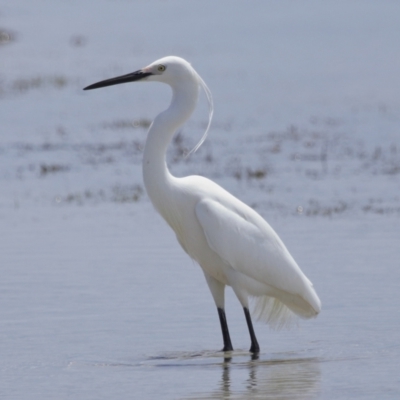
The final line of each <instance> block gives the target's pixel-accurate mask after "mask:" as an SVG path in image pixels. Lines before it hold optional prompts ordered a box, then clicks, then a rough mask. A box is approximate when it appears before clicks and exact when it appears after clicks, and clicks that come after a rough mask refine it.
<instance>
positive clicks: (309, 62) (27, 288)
mask: <svg viewBox="0 0 400 400" xmlns="http://www.w3.org/2000/svg"><path fill="white" fill-rule="evenodd" d="M199 4H200V3H199ZM227 8H229V12H230V13H229V15H228V14H227V13H226V9H227ZM93 10H95V12H93ZM398 11H399V6H398V4H397V3H396V2H391V1H384V2H373V1H364V2H362V4H361V3H357V2H352V3H351V4H350V3H349V2H346V1H331V2H324V6H322V5H321V4H320V2H318V1H312V0H308V1H305V2H301V3H300V2H298V3H294V2H291V1H281V2H279V3H276V2H267V1H265V2H253V4H252V7H248V6H247V4H246V5H243V4H242V3H241V2H240V1H238V2H236V1H229V2H227V1H220V2H218V4H217V3H215V2H213V3H212V4H211V2H210V4H207V2H202V3H201V6H199V5H194V3H191V2H186V3H185V5H183V3H182V2H180V1H168V2H165V1H157V0H152V1H129V0H127V1H118V2H115V1H106V0H104V1H103V0H98V1H96V2H94V1H90V0H88V1H87V2H85V4H82V2H74V1H70V2H64V1H54V0H42V1H40V2H37V3H29V4H28V3H27V2H26V1H24V0H14V1H13V2H9V3H8V4H4V5H0V60H1V65H2V69H1V71H0V74H1V75H0V114H1V115H0V120H1V130H0V186H1V190H0V375H1V376H0V397H2V398H3V397H4V398H7V399H24V400H25V399H54V398H57V399H71V398H73V399H76V398H82V399H96V400H97V399H110V398H112V399H126V398H140V399H154V398H162V399H240V398H243V399H248V398H251V399H257V398H260V399H261V398H263V399H264V398H271V399H276V398H279V399H314V398H315V399H338V398H344V399H347V398H363V399H364V398H370V399H376V398H379V399H384V398H387V399H393V398H398V397H400V379H399V374H398V366H399V361H398V360H399V356H400V344H399V334H398V332H399V329H400V318H399V317H400V314H399V311H398V304H399V300H400V295H399V293H400V291H399V289H400V284H399V282H400V268H399V259H400V246H399V242H400V224H399V217H400V196H399V193H400V178H399V177H400V140H399V122H400V102H399V97H398V87H399V85H400V82H399V77H400V75H399V74H398V69H399V66H400V58H399V56H398V51H397V47H398V37H399V35H400V17H399V16H400V13H399V12H398ZM177 13H179V15H180V18H179V20H177V18H176V15H177ZM238 26H244V27H246V29H238ZM193 43H197V45H196V46H194V45H193ZM167 54H176V55H180V56H183V57H185V58H187V59H189V60H190V61H191V62H192V63H193V65H194V66H195V68H196V69H197V70H198V71H199V72H200V73H201V75H202V76H203V78H204V79H205V81H206V82H207V84H208V86H209V87H210V89H211V91H212V92H213V95H214V102H215V117H214V122H213V125H212V128H211V132H210V136H209V139H208V140H207V141H206V143H205V144H204V145H203V147H202V148H201V149H200V150H199V151H198V152H197V153H196V154H195V155H193V156H192V157H190V158H189V159H186V160H185V159H184V158H183V154H184V153H185V152H186V151H187V150H188V149H190V148H191V147H192V146H193V145H194V144H195V143H196V141H197V140H198V139H199V138H200V137H201V134H202V131H203V129H204V123H205V119H206V116H207V110H206V105H205V104H204V102H203V101H200V103H199V109H198V111H196V113H195V115H194V116H193V118H192V119H191V120H190V121H189V122H188V124H187V126H186V127H185V128H184V129H183V130H182V132H180V134H179V135H178V137H177V138H176V139H175V140H174V141H173V143H172V146H171V149H170V153H169V155H168V161H169V164H170V167H171V170H172V172H173V173H174V174H176V175H180V176H182V175H186V174H193V173H198V174H202V175H205V176H207V177H210V178H211V179H213V180H215V181H217V182H218V183H220V184H221V185H223V186H224V187H225V188H227V189H228V190H230V191H231V192H233V193H234V194H235V195H237V196H238V197H240V198H241V199H243V200H244V201H246V202H247V203H249V204H251V205H252V206H253V207H255V208H256V209H257V210H258V211H259V212H260V213H261V214H262V215H263V216H264V217H266V218H267V220H268V221H269V222H270V223H271V225H272V226H273V227H274V228H275V229H276V231H277V232H278V233H279V235H280V236H281V238H282V239H283V241H284V242H285V244H286V245H287V247H288V248H289V250H290V251H291V253H292V255H293V256H294V258H295V259H296V260H297V262H298V263H299V265H300V266H301V268H302V269H303V271H304V272H305V273H306V275H307V276H308V277H309V278H310V279H311V280H312V281H313V283H314V285H315V288H316V290H317V292H318V294H319V296H320V298H321V300H322V312H321V314H320V315H319V316H318V317H317V318H316V319H315V320H311V321H300V322H299V326H298V327H297V328H293V329H291V330H284V331H273V330H270V329H268V327H267V326H265V325H263V324H258V323H256V324H255V330H256V333H257V336H258V340H259V342H260V345H261V353H260V355H259V357H258V358H257V359H253V358H252V357H251V355H250V354H249V353H248V351H247V350H248V348H249V346H250V343H249V337H248V332H247V327H246V323H245V319H244V315H243V312H242V310H241V307H240V305H239V303H238V301H237V299H236V298H235V297H234V295H233V294H232V292H231V291H230V290H227V310H226V311H227V318H228V323H229V327H230V331H231V337H232V342H233V345H234V348H235V351H234V352H232V353H231V354H223V353H221V352H220V351H219V349H220V348H221V347H222V338H221V333H220V327H219V321H218V316H217V312H216V310H215V306H214V302H213V300H212V297H211V295H210V294H209V291H208V288H207V285H206V283H205V281H204V277H203V274H202V273H201V270H200V268H199V267H198V266H197V265H195V264H194V263H193V262H192V261H191V260H190V259H189V258H188V257H187V256H186V255H185V254H184V252H183V251H182V250H181V249H180V248H179V245H178V244H177V243H176V239H175V237H174V235H173V233H172V232H171V231H170V230H169V228H168V227H167V226H166V224H165V223H164V222H163V221H162V220H161V218H160V217H159V216H157V215H156V213H155V211H154V210H153V209H152V207H151V205H150V203H149V200H148V198H147V196H146V194H145V192H144V188H143V184H142V177H141V166H140V163H141V157H142V149H143V144H144V141H145V132H146V130H145V129H146V127H147V126H148V124H149V121H151V119H152V118H153V117H154V115H156V113H158V112H159V111H160V110H162V109H163V108H164V107H165V106H166V104H167V102H168V99H169V96H170V93H169V92H168V90H167V89H165V88H162V87H159V86H157V85H149V86H147V85H144V84H143V85H139V84H138V85H137V86H134V85H126V86H125V85H121V86H120V87H119V88H118V89H116V88H110V89H109V90H103V91H100V90H99V91H93V92H92V93H90V94H88V93H87V92H83V91H82V87H84V86H87V85H88V84H91V83H93V82H95V81H98V80H100V79H105V78H109V77H112V76H115V75H119V74H123V73H127V72H131V71H133V70H135V69H138V68H140V67H143V66H144V65H147V64H148V63H149V62H152V61H153V60H155V59H157V58H159V57H162V56H164V55H167Z"/></svg>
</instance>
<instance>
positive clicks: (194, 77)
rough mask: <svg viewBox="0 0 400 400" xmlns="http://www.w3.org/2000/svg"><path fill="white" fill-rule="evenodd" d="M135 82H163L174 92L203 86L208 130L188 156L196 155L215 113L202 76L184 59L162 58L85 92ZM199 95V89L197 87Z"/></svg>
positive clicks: (86, 88)
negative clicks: (206, 103)
mask: <svg viewBox="0 0 400 400" xmlns="http://www.w3.org/2000/svg"><path fill="white" fill-rule="evenodd" d="M135 81H150V82H162V83H166V84H168V85H170V86H171V87H172V88H173V89H174V91H175V90H176V91H177V92H178V91H180V92H181V91H183V90H185V89H188V88H189V87H190V86H192V87H193V85H196V86H201V87H202V88H203V90H204V93H205V94H206V97H207V101H208V109H209V113H208V124H207V128H206V130H205V132H204V134H203V136H202V138H201V139H200V141H199V142H198V143H197V145H196V146H195V147H194V148H193V149H192V150H191V151H190V152H189V154H188V155H187V156H189V155H190V154H192V153H194V152H195V151H196V150H197V149H198V148H199V147H200V146H201V144H202V143H203V142H204V140H205V138H206V136H207V133H208V130H209V128H210V125H211V120H212V115H213V111H214V105H213V99H212V95H211V92H210V89H208V87H207V85H206V84H205V82H204V81H203V79H202V78H201V77H200V75H199V74H198V73H197V72H196V71H195V70H194V68H193V67H192V66H191V65H190V64H189V63H188V62H187V61H186V60H184V59H183V58H180V57H175V56H168V57H164V58H160V59H159V60H157V61H154V62H153V63H151V64H150V65H148V66H147V67H144V68H142V69H139V70H137V71H135V72H132V73H130V74H126V75H122V76H117V77H116V78H111V79H106V80H104V81H100V82H97V83H94V84H93V85H90V86H87V87H85V88H84V89H83V90H90V89H98V88H102V87H105V86H112V85H118V84H119V83H127V82H135ZM196 93H197V87H196Z"/></svg>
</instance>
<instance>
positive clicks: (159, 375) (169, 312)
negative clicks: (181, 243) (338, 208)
mask: <svg viewBox="0 0 400 400" xmlns="http://www.w3.org/2000/svg"><path fill="white" fill-rule="evenodd" d="M140 210H141V211H140V213H139V211H138V210H137V211H132V210H131V207H130V206H123V207H122V208H117V209H115V207H110V206H98V207H94V208H87V207H82V208H79V207H78V208H74V209H71V208H59V207H52V208H50V209H40V208H38V209H36V212H35V216H32V213H31V211H30V212H27V213H26V212H24V211H23V210H14V211H12V212H11V213H9V214H8V215H4V213H3V214H2V216H1V219H2V221H3V222H6V223H7V225H8V226H9V229H8V231H7V232H4V231H3V232H2V237H1V243H2V249H1V254H2V280H1V287H0V290H1V293H2V307H1V324H0V337H1V341H0V342H1V354H2V358H1V369H2V380H1V384H0V388H1V391H2V392H3V393H6V394H7V397H8V398H26V396H27V395H29V396H30V398H51V397H54V396H57V398H69V397H83V398H93V399H94V398H109V397H110V396H111V397H113V398H125V397H126V396H128V395H132V397H136V396H139V395H140V397H141V398H154V397H160V396H161V397H162V398H171V399H172V398H249V397H251V398H276V397H282V398H338V396H339V397H341V396H342V397H349V396H350V397H352V398H353V397H362V398H376V397H377V396H379V398H393V396H394V394H395V393H398V390H399V387H400V386H399V385H400V382H399V378H398V373H397V365H398V358H399V356H400V346H399V343H398V329H399V319H398V311H397V301H396V299H397V298H398V282H399V278H400V277H399V269H398V252H399V250H398V247H396V243H397V238H398V237H399V234H400V232H399V227H398V224H397V221H390V220H382V218H372V219H370V220H365V219H363V220H355V219H353V220H351V221H349V220H347V219H343V220H335V221H332V220H318V219H303V218H302V217H298V218H291V219H290V220H286V221H284V223H280V222H278V221H277V222H276V223H275V224H274V225H275V228H276V229H277V230H278V232H280V233H281V236H282V237H283V238H284V240H285V242H286V243H287V245H288V246H289V249H291V251H292V253H293V254H294V255H295V257H296V259H297V260H298V261H299V263H300V265H302V266H303V269H304V270H305V271H306V273H307V275H308V276H309V277H310V278H311V279H312V280H313V282H314V284H315V286H316V289H317V291H318V293H319V295H320V297H321V299H322V302H323V312H321V314H320V316H318V318H317V319H315V320H313V321H306V322H301V323H300V324H299V328H294V329H292V330H289V331H271V330H269V329H268V328H267V327H266V326H264V325H262V324H256V327H255V329H256V332H257V334H258V338H259V341H260V345H261V349H262V352H261V354H260V356H259V358H258V359H256V360H252V358H251V355H250V354H249V353H248V352H247V348H248V346H249V344H250V343H249V338H248V335H247V332H246V325H245V320H244V316H243V315H242V311H241V308H240V305H239V303H238V302H237V300H236V299H235V298H234V296H233V295H232V293H231V292H230V291H228V293H227V294H228V298H227V317H228V322H229V325H230V330H231V335H232V341H233V344H234V347H235V348H236V349H237V350H236V351H234V352H233V353H232V354H229V355H224V354H223V353H220V352H218V348H220V346H222V340H221V337H220V330H219V326H218V317H217V313H216V310H215V307H214V305H213V301H212V298H211V296H210V294H209V293H208V288H207V286H206V284H205V282H204V278H203V276H202V274H201V273H200V269H199V268H198V267H197V266H195V265H193V263H192V262H191V261H190V260H188V258H187V257H186V255H185V254H184V253H183V251H182V250H181V249H180V248H179V247H178V245H177V244H176V243H175V238H174V237H173V235H172V234H171V233H170V232H169V230H168V228H167V227H166V226H164V223H163V221H161V219H160V218H159V217H158V216H156V215H155V213H154V212H153V210H152V209H151V207H150V206H149V205H147V206H146V205H143V206H142V207H141V208H140ZM383 261H384V262H383Z"/></svg>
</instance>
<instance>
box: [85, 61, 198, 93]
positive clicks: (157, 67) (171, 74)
mask: <svg viewBox="0 0 400 400" xmlns="http://www.w3.org/2000/svg"><path fill="white" fill-rule="evenodd" d="M200 80H201V78H200V76H199V75H198V74H197V72H196V71H195V70H194V69H193V67H192V66H191V65H190V64H189V63H188V62H187V61H186V60H184V59H183V58H180V57H175V56H168V57H164V58H160V59H159V60H157V61H154V62H152V63H151V64H150V65H148V66H147V67H144V68H141V69H139V70H137V71H135V72H132V73H130V74H126V75H122V76H117V77H116V78H111V79H106V80H104V81H100V82H97V83H94V84H93V85H90V86H87V87H85V88H84V90H90V89H98V88H101V87H105V86H112V85H118V84H120V83H127V82H135V81H150V82H162V83H167V84H168V85H170V86H175V85H177V84H181V85H182V84H185V83H186V82H188V81H191V82H196V84H199V85H200V84H201V82H200Z"/></svg>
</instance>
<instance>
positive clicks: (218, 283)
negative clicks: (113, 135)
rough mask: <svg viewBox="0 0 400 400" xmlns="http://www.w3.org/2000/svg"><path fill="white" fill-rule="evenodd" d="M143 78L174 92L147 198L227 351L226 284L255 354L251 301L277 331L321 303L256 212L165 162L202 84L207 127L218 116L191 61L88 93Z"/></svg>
mask: <svg viewBox="0 0 400 400" xmlns="http://www.w3.org/2000/svg"><path fill="white" fill-rule="evenodd" d="M137 80H143V81H145V80H147V81H158V82H163V83H167V84H169V85H170V86H171V88H172V92H173V95H172V101H171V104H170V106H169V107H168V109H167V110H165V111H164V112H162V113H160V114H159V115H158V116H157V117H156V118H155V120H154V122H153V124H152V125H151V127H150V129H149V132H148V137H147V141H146V146H145V150H144V155H143V178H144V183H145V186H146V190H147V193H148V195H149V197H150V199H151V201H152V203H153V204H154V206H155V208H156V209H157V210H158V212H159V213H160V214H161V215H162V216H163V217H164V219H165V220H166V221H167V223H168V224H169V225H170V226H171V228H172V229H173V230H174V231H175V233H176V237H177V239H178V241H179V243H180V245H181V246H182V248H183V249H184V250H185V251H186V253H187V254H189V256H190V257H192V258H193V259H194V260H196V261H197V262H198V264H199V265H200V266H201V268H202V269H203V271H204V275H205V277H206V280H207V283H208V285H209V287H210V290H211V293H212V295H213V297H214V300H215V304H216V306H217V308H218V312H219V317H220V322H221V328H222V333H223V339H224V350H232V345H231V341H230V337H229V331H228V326H227V323H226V317H225V312H224V289H225V286H226V285H228V286H231V287H232V289H233V290H234V292H235V294H236V296H237V297H238V299H239V301H240V302H241V304H242V306H243V308H244V311H245V315H246V320H247V323H248V327H249V332H250V336H251V341H252V345H251V349H250V350H251V351H252V352H255V353H257V352H258V351H259V346H258V343H257V340H256V337H255V334H254V330H253V326H252V323H251V318H250V314H249V312H248V309H249V303H248V298H249V297H254V298H255V299H256V307H255V314H256V316H257V317H258V318H259V319H261V320H264V321H266V322H268V323H270V324H271V325H272V326H278V327H279V326H282V325H284V324H285V322H286V321H287V320H288V319H290V317H291V316H292V315H293V313H294V314H296V315H298V316H300V317H302V318H311V317H315V316H316V315H317V314H318V313H319V312H320V310H321V302H320V300H319V298H318V296H317V294H316V292H315V290H314V288H313V285H312V283H311V282H310V281H309V279H308V278H307V277H306V276H305V275H304V273H303V272H302V271H301V270H300V268H299V266H298V265H297V264H296V262H295V261H294V259H293V257H292V256H291V255H290V253H289V252H288V250H287V249H286V247H285V245H284V244H283V242H282V241H281V240H280V238H279V237H278V235H277V234H276V233H275V231H274V230H273V229H272V228H271V226H270V225H269V224H268V223H267V222H266V221H265V220H264V219H263V218H262V217H261V216H260V215H259V214H258V213H257V212H255V211H254V210H253V209H252V208H250V207H248V206H247V205H246V204H244V203H243V202H241V201H240V200H238V199H237V198H235V197H234V196H232V195H231V194H230V193H228V192H227V191H226V190H224V189H223V188H221V187H220V186H218V185H217V184H216V183H214V182H212V181H210V180H209V179H206V178H204V177H200V176H189V177H184V178H176V177H174V176H172V175H171V174H170V172H169V170H168V168H167V165H166V161H165V154H166V151H167V147H168V145H169V143H170V141H171V139H172V137H173V135H174V133H175V132H176V131H177V129H178V128H179V127H180V126H182V124H184V123H185V121H186V120H187V119H188V118H189V117H190V115H191V114H192V112H193V110H194V108H195V106H196V104H197V99H198V95H199V89H200V87H203V88H204V90H205V91H206V94H207V98H208V100H209V104H210V121H209V125H210V122H211V117H212V98H211V93H210V92H209V90H208V88H207V86H206V85H205V83H204V82H203V80H202V79H201V78H200V76H199V75H198V74H197V73H196V71H195V70H194V69H193V68H192V66H191V65H190V64H189V63H188V62H187V61H185V60H183V59H181V58H178V57H171V56H170V57H165V58H162V59H160V60H157V61H155V62H154V63H152V64H150V65H149V66H148V67H145V68H143V69H141V70H139V71H136V72H134V73H132V74H128V75H124V76H122V77H117V78H113V79H109V80H106V81H102V82H99V83H96V84H94V85H91V86H89V87H87V88H86V89H95V88H98V87H103V86H109V85H113V84H118V83H123V82H129V81H137ZM209 125H208V127H209ZM208 127H207V130H206V133H205V135H206V134H207V131H208ZM205 135H204V136H203V138H202V140H201V142H200V144H201V143H202V141H203V140H204V139H205ZM197 147H198V146H196V148H197Z"/></svg>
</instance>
